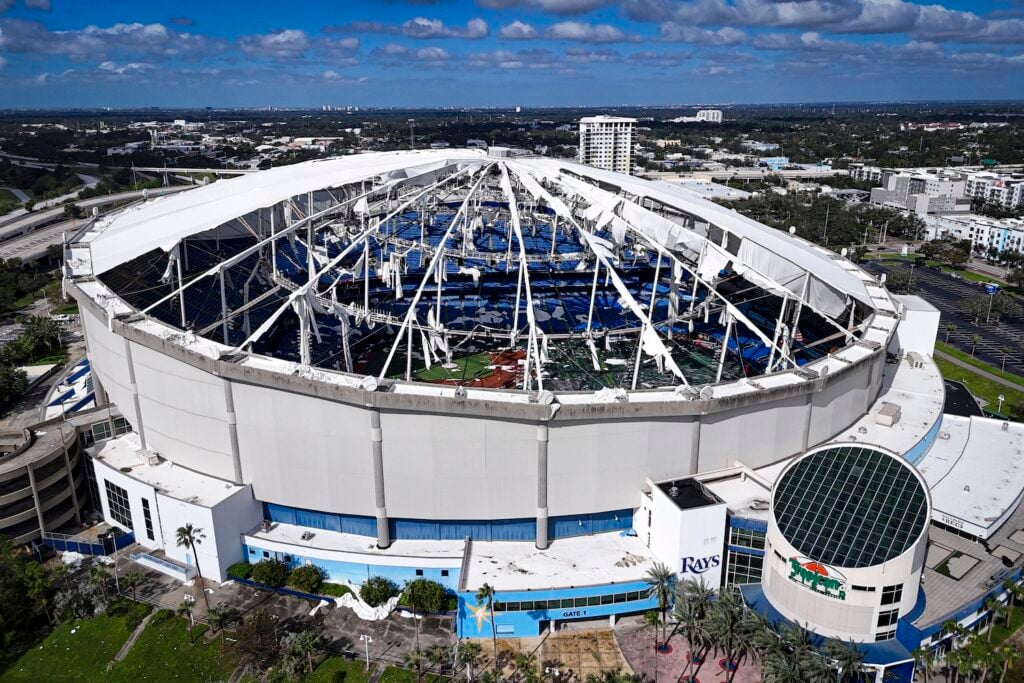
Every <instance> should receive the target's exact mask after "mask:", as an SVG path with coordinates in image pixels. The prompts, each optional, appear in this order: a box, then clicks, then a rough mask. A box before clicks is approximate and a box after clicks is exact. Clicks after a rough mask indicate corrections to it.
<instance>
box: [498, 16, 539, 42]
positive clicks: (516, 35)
mask: <svg viewBox="0 0 1024 683" xmlns="http://www.w3.org/2000/svg"><path fill="white" fill-rule="evenodd" d="M498 35H499V36H501V37H502V38H504V39H506V40H532V39H534V38H536V37H537V29H535V28H534V27H533V26H531V25H530V24H527V23H526V22H522V21H518V20H517V21H513V22H512V23H511V24H506V25H504V26H502V27H501V30H500V31H498Z"/></svg>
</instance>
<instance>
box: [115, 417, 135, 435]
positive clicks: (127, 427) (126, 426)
mask: <svg viewBox="0 0 1024 683" xmlns="http://www.w3.org/2000/svg"><path fill="white" fill-rule="evenodd" d="M113 424H114V436H121V435H122V434H127V433H128V432H130V431H132V425H131V423H130V422H128V420H126V419H124V418H123V417H115V418H114V421H113Z"/></svg>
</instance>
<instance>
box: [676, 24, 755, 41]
mask: <svg viewBox="0 0 1024 683" xmlns="http://www.w3.org/2000/svg"><path fill="white" fill-rule="evenodd" d="M661 37H662V38H663V39H664V40H667V41H670V42H674V43H692V44H694V45H739V44H740V43H743V42H745V41H746V39H747V34H745V33H744V32H743V31H740V30H739V29H735V28H733V27H731V26H724V27H722V28H720V29H718V30H716V31H712V30H710V29H706V28H698V27H696V26H689V25H687V24H680V23H677V22H674V21H666V22H665V23H663V24H662V25H661Z"/></svg>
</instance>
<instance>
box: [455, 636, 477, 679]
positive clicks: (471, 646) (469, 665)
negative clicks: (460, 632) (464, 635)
mask: <svg viewBox="0 0 1024 683" xmlns="http://www.w3.org/2000/svg"><path fill="white" fill-rule="evenodd" d="M481 650H483V648H481V647H480V643H474V642H472V641H467V642H465V643H460V644H459V652H458V654H457V656H456V659H458V661H459V664H463V665H465V667H466V680H467V681H472V680H473V669H474V668H475V667H476V665H477V664H479V663H480V652H481Z"/></svg>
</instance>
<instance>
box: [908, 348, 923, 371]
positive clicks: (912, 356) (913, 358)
mask: <svg viewBox="0 0 1024 683" xmlns="http://www.w3.org/2000/svg"><path fill="white" fill-rule="evenodd" d="M907 362H908V363H910V367H912V368H915V369H917V368H923V367H924V358H922V357H921V354H919V353H918V352H917V351H908V352H907Z"/></svg>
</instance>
